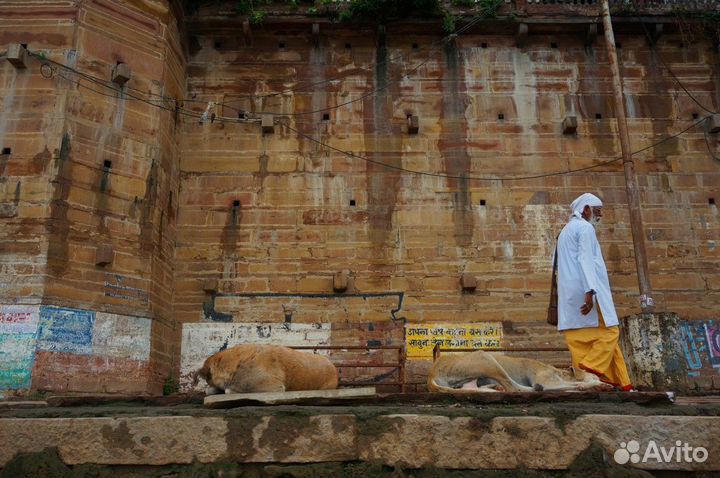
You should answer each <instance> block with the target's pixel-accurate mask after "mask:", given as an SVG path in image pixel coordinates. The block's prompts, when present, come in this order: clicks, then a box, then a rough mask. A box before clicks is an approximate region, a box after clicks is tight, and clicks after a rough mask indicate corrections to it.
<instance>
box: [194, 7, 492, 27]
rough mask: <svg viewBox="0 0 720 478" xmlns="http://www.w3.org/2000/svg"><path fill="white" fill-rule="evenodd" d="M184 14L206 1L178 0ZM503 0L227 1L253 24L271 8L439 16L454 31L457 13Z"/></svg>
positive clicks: (357, 16)
mask: <svg viewBox="0 0 720 478" xmlns="http://www.w3.org/2000/svg"><path fill="white" fill-rule="evenodd" d="M181 1H182V4H183V7H184V9H185V13H186V14H193V13H194V12H196V11H197V10H198V9H199V8H200V6H201V4H203V3H209V1H208V0H181ZM503 3H504V0H450V1H443V0H347V1H335V0H234V1H229V2H228V6H232V9H233V11H234V13H236V14H237V15H243V16H247V17H248V19H249V20H250V21H251V22H252V23H262V21H263V20H264V19H265V18H266V16H267V15H268V12H270V11H273V10H275V11H287V10H288V9H290V10H291V11H297V12H298V13H300V14H306V15H321V16H327V17H330V18H333V19H337V20H340V21H350V20H359V21H374V22H377V23H381V24H382V23H385V22H387V21H391V20H400V19H403V18H413V17H414V18H438V19H442V23H443V28H444V29H445V30H446V31H453V30H454V29H455V23H456V21H457V16H456V14H454V13H452V12H450V11H449V7H452V8H453V10H454V11H457V10H458V9H460V10H464V12H462V13H463V14H465V15H467V14H473V13H474V14H477V15H482V16H483V17H486V18H493V17H495V16H496V15H497V13H498V10H499V8H500V7H501V6H502V5H503Z"/></svg>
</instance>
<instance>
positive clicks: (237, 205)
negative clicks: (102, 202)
mask: <svg viewBox="0 0 720 478" xmlns="http://www.w3.org/2000/svg"><path fill="white" fill-rule="evenodd" d="M233 207H240V200H239V199H235V200H234V201H233Z"/></svg>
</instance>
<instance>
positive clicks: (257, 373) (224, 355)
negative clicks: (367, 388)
mask: <svg viewBox="0 0 720 478" xmlns="http://www.w3.org/2000/svg"><path fill="white" fill-rule="evenodd" d="M198 376H200V377H202V378H203V379H205V381H206V382H207V383H208V388H207V390H206V393H207V394H208V395H213V394H216V393H223V391H224V392H225V393H255V392H284V391H292V390H328V389H334V388H337V384H338V374H337V369H336V368H335V366H334V365H333V364H332V362H330V359H328V358H327V357H324V356H322V355H315V354H313V353H312V352H300V351H297V350H293V349H290V348H287V347H280V346H278V345H257V344H245V345H238V346H236V347H232V348H229V349H226V350H223V351H221V352H218V353H216V354H215V355H212V356H210V357H208V359H207V360H205V364H204V365H203V366H202V368H201V369H200V370H199V371H198Z"/></svg>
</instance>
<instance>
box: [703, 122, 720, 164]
mask: <svg viewBox="0 0 720 478" xmlns="http://www.w3.org/2000/svg"><path fill="white" fill-rule="evenodd" d="M703 136H704V137H705V146H707V150H708V154H709V155H710V157H711V158H712V159H714V160H715V161H718V162H720V158H719V157H717V156H715V153H714V152H713V150H712V148H711V147H710V141H708V134H707V130H704V131H703Z"/></svg>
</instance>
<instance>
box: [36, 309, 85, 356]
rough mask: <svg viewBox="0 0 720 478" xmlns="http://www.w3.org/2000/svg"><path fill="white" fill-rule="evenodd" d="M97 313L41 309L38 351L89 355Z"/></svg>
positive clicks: (77, 310)
mask: <svg viewBox="0 0 720 478" xmlns="http://www.w3.org/2000/svg"><path fill="white" fill-rule="evenodd" d="M94 325H95V312H93V311H88V310H79V309H66V308H62V307H45V306H43V307H40V324H39V326H38V339H37V349H38V350H44V351H48V352H65V353H72V354H81V355H89V354H91V353H92V335H93V334H92V331H93V326H94Z"/></svg>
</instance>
